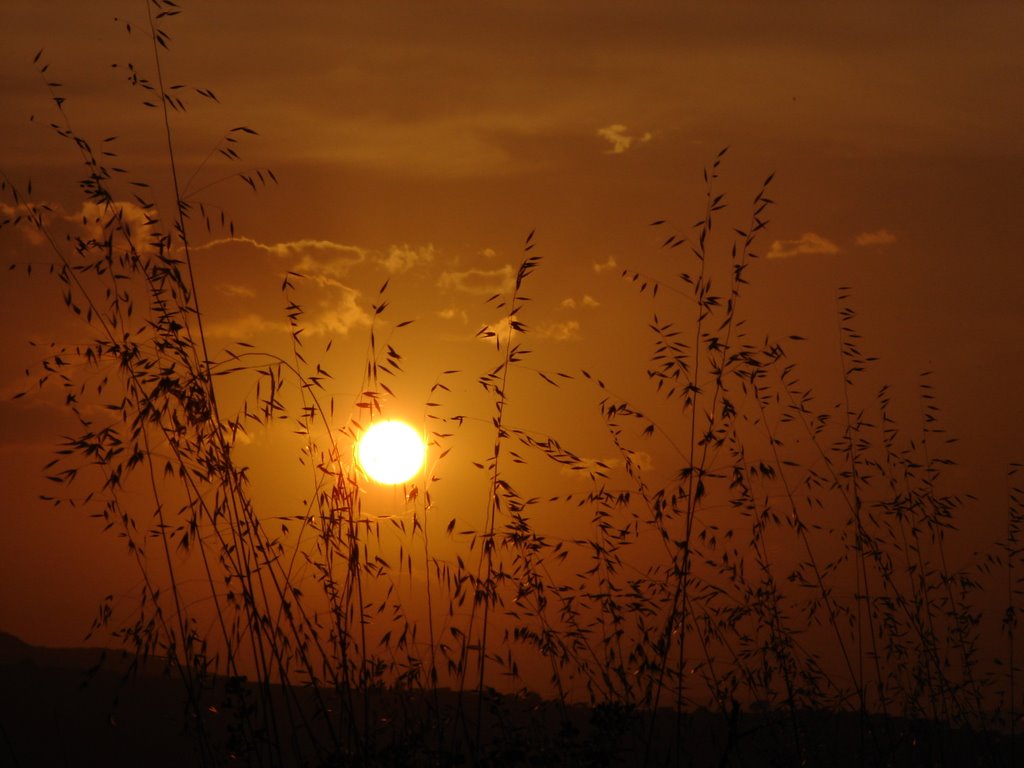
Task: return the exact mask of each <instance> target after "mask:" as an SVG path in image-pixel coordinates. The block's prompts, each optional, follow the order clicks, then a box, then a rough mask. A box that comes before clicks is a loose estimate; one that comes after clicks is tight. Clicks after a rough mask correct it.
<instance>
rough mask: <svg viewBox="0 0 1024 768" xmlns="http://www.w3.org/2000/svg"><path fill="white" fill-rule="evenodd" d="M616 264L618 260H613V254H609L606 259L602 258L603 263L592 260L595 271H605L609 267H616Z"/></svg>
mask: <svg viewBox="0 0 1024 768" xmlns="http://www.w3.org/2000/svg"><path fill="white" fill-rule="evenodd" d="M618 265H619V264H618V262H617V261H615V257H614V256H609V257H608V258H607V259H605V260H604V262H603V263H599V262H596V261H595V262H594V271H595V272H605V271H606V270H609V269H615V267H617V266H618Z"/></svg>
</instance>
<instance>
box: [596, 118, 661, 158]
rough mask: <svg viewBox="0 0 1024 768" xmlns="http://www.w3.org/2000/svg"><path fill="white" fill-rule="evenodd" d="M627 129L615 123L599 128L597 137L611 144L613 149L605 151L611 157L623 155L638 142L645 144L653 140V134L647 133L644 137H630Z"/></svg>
mask: <svg viewBox="0 0 1024 768" xmlns="http://www.w3.org/2000/svg"><path fill="white" fill-rule="evenodd" d="M626 130H627V127H626V126H625V125H622V124H621V123H615V124H614V125H609V126H607V127H605V128H598V129H597V135H598V136H600V137H601V138H602V139H606V140H607V141H609V142H611V145H612V148H611V149H607V150H605V153H606V154H609V155H621V154H623V153H624V152H625V151H626V150H627V149H629V148H630V147H631V146H633V142H634V141H637V142H640V143H641V144H644V143H646V142H648V141H650V140H651V134H650V133H645V134H643V135H642V136H630V135H629V134H627V133H626Z"/></svg>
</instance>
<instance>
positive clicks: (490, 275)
mask: <svg viewBox="0 0 1024 768" xmlns="http://www.w3.org/2000/svg"><path fill="white" fill-rule="evenodd" d="M437 285H438V287H439V288H448V289H451V290H456V291H462V292H463V293H472V294H477V295H480V296H490V295H493V294H495V293H508V292H509V291H511V290H512V287H513V286H514V285H515V270H514V269H513V268H512V266H511V265H510V264H506V265H505V266H503V267H499V268H498V269H467V270H465V271H463V272H442V273H441V277H439V278H438V280H437Z"/></svg>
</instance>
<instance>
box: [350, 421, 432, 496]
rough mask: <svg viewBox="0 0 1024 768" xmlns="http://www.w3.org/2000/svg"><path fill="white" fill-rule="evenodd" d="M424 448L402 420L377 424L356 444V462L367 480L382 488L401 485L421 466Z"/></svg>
mask: <svg viewBox="0 0 1024 768" xmlns="http://www.w3.org/2000/svg"><path fill="white" fill-rule="evenodd" d="M426 453H427V446H426V445H425V444H424V442H423V437H422V436H421V435H420V433H419V432H417V431H416V430H415V429H413V428H412V427H410V426H409V425H408V424H406V423H405V422H404V421H394V420H391V421H378V422H377V423H376V424H371V425H370V427H369V428H368V429H367V430H366V431H365V432H363V436H362V437H360V438H359V442H358V443H356V448H355V454H356V462H357V463H358V464H359V466H360V468H361V469H362V470H363V472H365V473H366V474H367V475H368V476H369V477H370V479H371V480H375V481H377V482H378V483H381V484H383V485H397V484H399V483H404V482H406V481H407V480H409V479H410V478H411V477H413V476H414V475H415V474H416V473H417V472H419V470H420V467H421V466H423V458H424V457H425V456H426Z"/></svg>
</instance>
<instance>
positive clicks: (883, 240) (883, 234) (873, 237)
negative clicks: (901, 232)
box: [854, 229, 896, 246]
mask: <svg viewBox="0 0 1024 768" xmlns="http://www.w3.org/2000/svg"><path fill="white" fill-rule="evenodd" d="M854 242H855V243H856V244H857V245H860V246H878V245H892V244H893V243H895V242H896V235H894V234H893V233H892V232H890V231H889V230H888V229H876V230H875V231H874V232H861V233H860V234H859V235H857V239H856V240H854Z"/></svg>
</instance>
